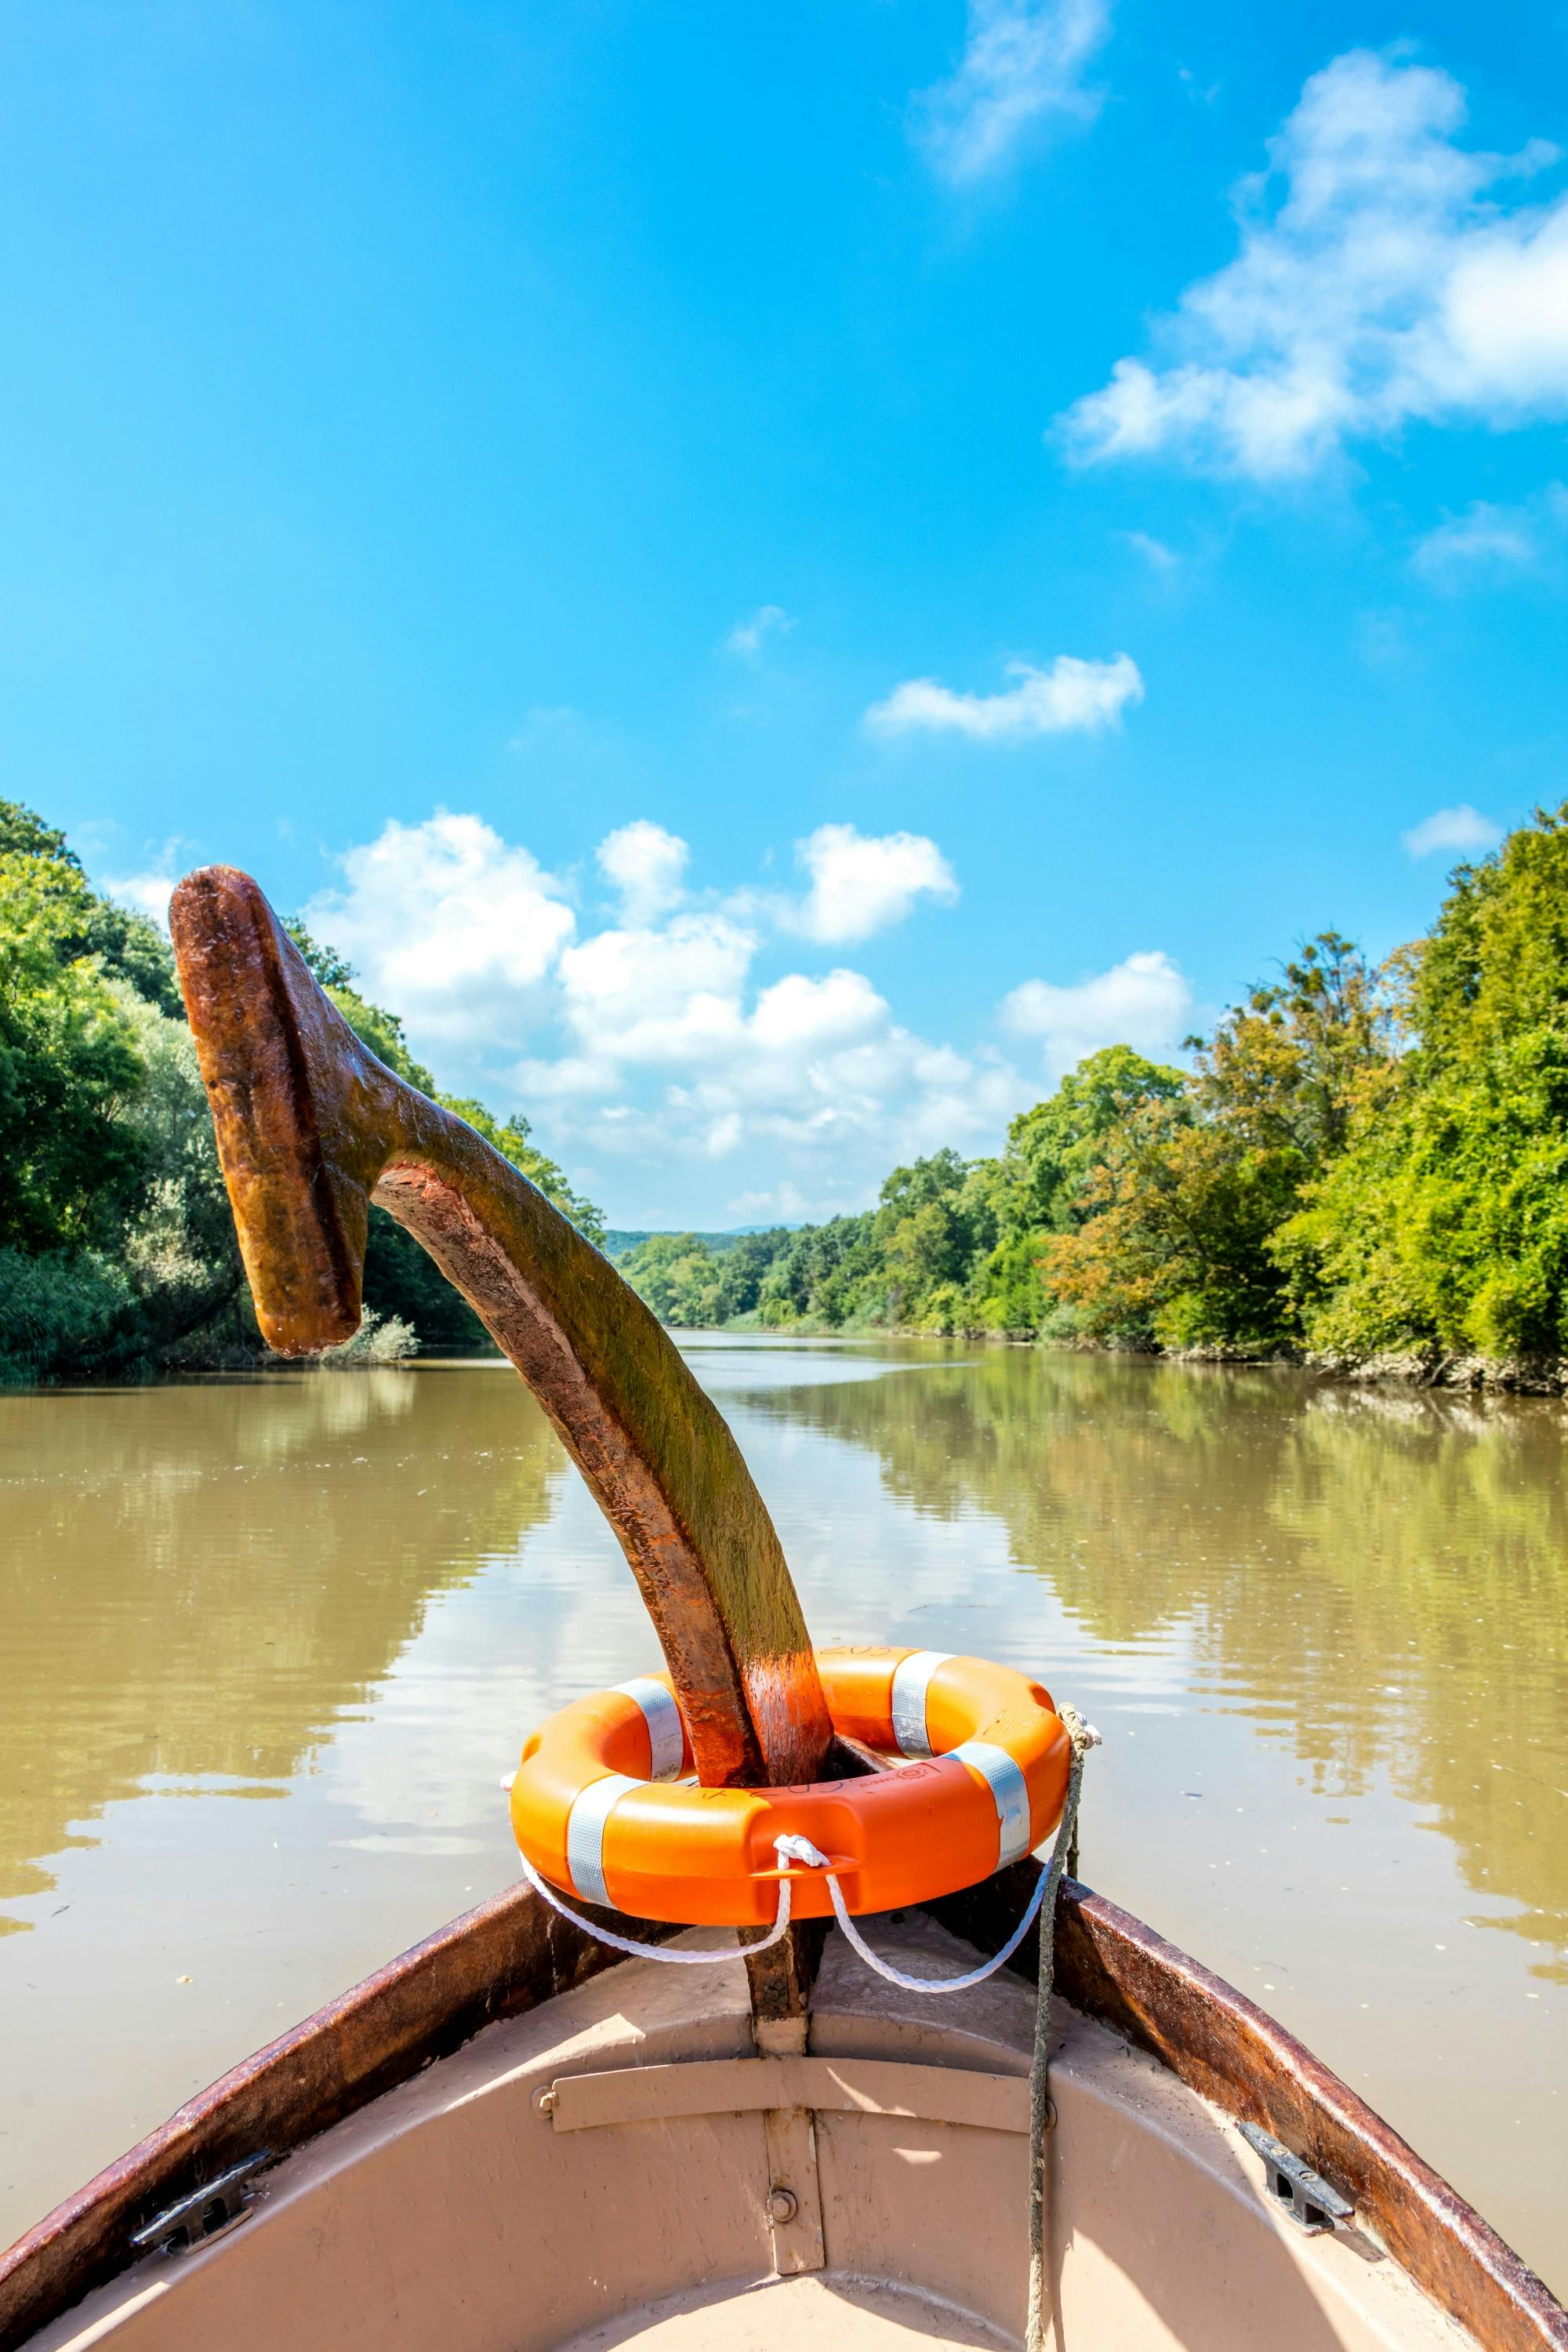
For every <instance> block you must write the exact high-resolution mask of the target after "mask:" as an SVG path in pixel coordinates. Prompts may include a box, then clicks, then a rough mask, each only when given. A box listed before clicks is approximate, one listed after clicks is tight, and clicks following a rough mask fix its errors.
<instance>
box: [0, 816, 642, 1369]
mask: <svg viewBox="0 0 1568 2352" xmlns="http://www.w3.org/2000/svg"><path fill="white" fill-rule="evenodd" d="M296 935H297V937H298V938H299V939H300V944H301V946H302V948H303V950H304V951H305V953H306V956H307V960H308V961H310V963H311V965H312V967H313V968H314V970H315V971H317V973H318V976H319V977H321V979H322V981H323V982H324V983H325V984H326V985H327V986H328V991H329V993H330V994H331V996H332V997H333V998H334V1000H335V1002H336V1003H337V1004H338V1005H339V1007H340V1009H341V1010H342V1013H343V1014H344V1016H345V1018H346V1019H347V1020H348V1021H349V1022H350V1024H351V1025H352V1026H353V1028H354V1029H355V1030H356V1032H357V1033H358V1034H360V1035H361V1036H362V1037H363V1039H364V1041H365V1043H366V1044H367V1045H369V1046H370V1047H371V1049H372V1051H373V1052H374V1053H376V1054H378V1055H380V1056H381V1058H382V1059H383V1060H384V1061H385V1062H386V1063H388V1064H389V1066H391V1067H392V1068H394V1069H395V1070H397V1071H398V1072H399V1073H400V1075H402V1076H405V1077H407V1078H409V1079H410V1080H411V1081H412V1083H413V1084H415V1085H416V1086H418V1087H421V1088H422V1089H423V1090H424V1091H425V1092H426V1093H427V1094H433V1095H436V1097H437V1100H438V1101H445V1102H446V1103H447V1107H448V1108H450V1109H453V1110H455V1111H456V1112H457V1113H458V1116H459V1117H460V1118H466V1119H467V1120H468V1122H469V1124H470V1125H471V1126H474V1127H476V1128H478V1129H479V1132H480V1133H481V1134H482V1135H483V1136H484V1137H485V1139H486V1140H487V1141H488V1142H489V1143H491V1144H493V1145H494V1146H495V1148H496V1150H498V1151H500V1152H501V1153H503V1154H504V1155H505V1157H506V1158H508V1159H509V1160H512V1161H513V1162H514V1164H515V1165H516V1166H517V1167H519V1168H521V1170H522V1171H523V1172H524V1173H525V1174H526V1175H528V1176H530V1177H531V1179H532V1180H533V1181H534V1182H535V1183H536V1184H538V1185H539V1186H540V1188H541V1190H542V1191H543V1192H546V1193H548V1194H549V1196H550V1197H551V1198H552V1200H553V1201H555V1202H557V1204H558V1205H559V1206H560V1207H561V1208H563V1210H564V1211H565V1213H567V1214H568V1215H569V1216H571V1217H573V1218H574V1220H575V1222H576V1223H578V1224H579V1225H580V1226H581V1227H582V1228H583V1230H584V1232H586V1233H587V1234H590V1236H591V1237H592V1238H595V1239H597V1238H598V1237H599V1235H600V1234H601V1233H602V1230H603V1227H602V1223H601V1221H600V1219H599V1216H598V1213H597V1211H596V1210H595V1209H594V1208H593V1206H592V1205H591V1203H589V1202H585V1201H583V1200H581V1199H580V1198H579V1197H578V1196H577V1195H576V1194H575V1193H574V1192H573V1191H572V1189H571V1187H570V1186H569V1185H568V1184H567V1182H566V1180H565V1178H564V1177H563V1175H562V1173H561V1171H560V1170H559V1169H558V1168H557V1167H556V1166H555V1164H554V1162H553V1161H552V1160H547V1159H546V1158H545V1157H544V1155H543V1154H542V1152H540V1151H537V1150H535V1149H534V1147H533V1145H532V1144H531V1142H530V1141H529V1138H528V1127H527V1123H526V1121H524V1120H521V1119H519V1118H512V1119H509V1120H508V1121H506V1122H505V1123H504V1124H501V1123H499V1122H498V1121H497V1120H495V1119H494V1118H492V1117H491V1115H490V1113H489V1111H488V1110H486V1109H485V1108H484V1106H483V1105H482V1104H480V1103H477V1102H471V1101H468V1100H467V1099H464V1098H457V1097H446V1096H441V1095H439V1094H437V1089H436V1087H435V1083H434V1080H433V1079H432V1078H431V1076H430V1075H429V1073H428V1072H427V1071H426V1070H423V1069H421V1068H420V1066H419V1065H418V1064H417V1063H416V1062H415V1061H414V1060H413V1059H412V1057H411V1055H409V1052H408V1048H407V1045H406V1042H405V1038H404V1034H403V1028H402V1024H401V1023H400V1022H399V1021H398V1020H397V1019H396V1018H395V1015H393V1014H391V1013H386V1012H384V1011H383V1010H382V1009H381V1008H380V1007H379V1006H377V1005H374V1004H370V1003H366V1002H365V1000H364V999H363V998H362V997H361V996H359V995H358V994H357V993H356V992H355V990H354V987H353V972H352V971H350V970H349V969H348V967H347V965H345V964H344V963H343V962H342V960H341V959H340V958H338V957H336V956H334V955H333V954H332V952H331V950H330V949H321V948H318V947H317V946H316V945H315V943H314V942H313V941H311V940H309V938H308V937H307V936H306V935H305V934H303V933H300V932H297V934H296ZM371 1224H372V1231H371V1239H370V1246H369V1250H368V1252H367V1255H366V1264H365V1286H364V1293H365V1304H366V1307H367V1310H368V1312H367V1316H366V1323H367V1327H368V1331H369V1334H370V1338H371V1345H372V1348H373V1350H374V1348H375V1347H376V1346H377V1345H379V1346H380V1347H381V1348H382V1349H383V1351H384V1352H385V1351H386V1349H387V1345H388V1342H389V1341H390V1344H391V1349H392V1351H396V1350H397V1349H408V1348H410V1347H412V1346H414V1345H416V1344H422V1345H424V1346H426V1347H430V1348H437V1349H453V1348H473V1347H477V1346H481V1345H486V1344H488V1342H487V1341H486V1339H485V1334H484V1331H483V1328H482V1327H481V1326H480V1325H479V1321H478V1319H477V1318H476V1317H475V1316H474V1315H473V1314H472V1313H471V1312H470V1310H469V1309H468V1307H466V1306H465V1305H464V1303H463V1301H462V1300H461V1299H460V1298H459V1297H458V1295H457V1293H456V1292H455V1291H454V1290H452V1289H451V1287H450V1286H449V1285H448V1284H447V1282H446V1281H445V1280H444V1279H443V1277H442V1276H439V1275H438V1274H437V1271H436V1269H435V1267H434V1266H433V1265H431V1263H430V1261H429V1259H428V1258H427V1257H426V1255H425V1254H424V1252H423V1251H422V1250H421V1249H420V1248H419V1247H418V1246H417V1244H416V1243H414V1242H412V1241H410V1240H409V1238H408V1236H407V1235H406V1234H405V1233H404V1232H403V1230H402V1228H401V1227H400V1226H398V1225H396V1224H395V1223H393V1221H392V1220H391V1218H389V1217H387V1216H386V1215H385V1214H384V1212H383V1211H381V1210H379V1209H373V1211H372V1213H371ZM264 1353H265V1350H264V1349H263V1348H262V1345H261V1341H260V1338H259V1335H258V1331H257V1328H256V1323H255V1318H254V1316H253V1315H252V1313H251V1311H250V1304H249V1298H248V1296H247V1292H246V1288H245V1282H244V1276H243V1273H242V1270H241V1266H240V1263H239V1253H238V1250H237V1246H236V1244H235V1238H234V1227H233V1223H232V1221H231V1219H230V1216H229V1210H228V1202H227V1197H226V1193H225V1191H224V1184H223V1179H222V1175H221V1173H220V1171H219V1169H218V1164H217V1153H216V1148H215V1145H214V1141H213V1131H212V1121H211V1119H210V1118H209V1117H208V1113H207V1105H206V1097H205V1092H204V1090H203V1087H202V1083H201V1076H200V1073H199V1071H198V1069H197V1066H196V1055H195V1043H194V1041H193V1039H192V1036H191V1034H190V1031H189V1029H188V1027H187V1026H186V1024H185V1019H184V1008H183V1006H182V1003H181V1001H180V992H179V986H178V982H177V981H176V978H175V974H174V959H173V956H172V955H171V953H170V950H169V947H168V943H167V941H166V940H164V938H163V934H162V933H161V932H160V931H159V930H158V929H157V928H156V926H155V925H153V923H151V922H149V921H148V920H147V919H146V918H145V917H144V916H142V915H136V914H132V913H130V912H128V911H127V910H126V909H125V908H121V907H118V906H116V905H115V904H114V903H113V902H112V901H111V900H109V899H106V898H101V897H100V896H99V895H98V893H96V892H95V891H93V890H92V889H91V888H90V887H89V885H88V882H87V878H86V877H85V875H84V874H83V872H82V869H81V865H80V861H79V859H78V857H77V856H75V854H74V852H73V851H72V850H71V849H70V847H69V845H68V843H67V841H66V838H65V835H63V834H61V833H59V832H58V831H56V830H55V828H53V827H52V826H49V825H47V824H44V823H43V821H42V819H41V818H39V817H37V815H35V814H34V813H33V812H32V810H30V809H27V808H25V807H23V806H22V805H21V804H20V803H16V802H13V801H0V1380H9V1381H28V1380H73V1379H95V1378H96V1379H101V1378H105V1377H128V1376H132V1375H141V1374H143V1373H145V1372H147V1371H149V1370H156V1369H158V1368H159V1367H161V1366H169V1365H186V1366H192V1365H208V1366H213V1365H217V1366H221V1365H225V1364H230V1365H235V1364H242V1363H246V1362H249V1361H254V1360H256V1359H257V1358H258V1357H259V1356H261V1355H263V1354H264Z"/></svg>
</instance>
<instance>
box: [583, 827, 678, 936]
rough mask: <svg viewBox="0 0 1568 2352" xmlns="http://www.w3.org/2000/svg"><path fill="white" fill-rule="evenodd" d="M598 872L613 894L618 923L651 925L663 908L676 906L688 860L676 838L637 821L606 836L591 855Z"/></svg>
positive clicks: (657, 828) (662, 829) (662, 911)
mask: <svg viewBox="0 0 1568 2352" xmlns="http://www.w3.org/2000/svg"><path fill="white" fill-rule="evenodd" d="M594 855H595V857H596V858H597V859H598V862H599V871H600V872H601V873H602V874H603V875H604V877H605V880H606V881H607V882H608V883H609V884H610V886H611V887H612V888H613V889H614V890H615V891H616V894H617V895H618V897H619V898H620V902H621V915H622V919H623V920H624V921H626V922H627V923H631V924H638V923H651V922H653V921H654V920H655V919H657V918H658V916H660V915H662V914H663V913H665V911H666V910H667V908H670V907H675V906H679V903H680V899H681V898H682V896H683V894H684V879H683V877H684V876H685V873H686V861H687V859H688V857H689V856H690V852H689V849H688V848H687V845H686V844H685V842H684V841H682V840H681V838H680V836H679V834H675V833H666V831H665V829H664V827H663V825H661V824H649V822H648V820H647V817H638V818H637V820H636V821H635V823H633V824H623V825H622V826H621V827H620V829H619V831H618V832H616V833H610V834H606V835H605V838H604V840H603V841H602V842H601V843H600V844H599V846H598V848H597V849H596V850H595V853H594Z"/></svg>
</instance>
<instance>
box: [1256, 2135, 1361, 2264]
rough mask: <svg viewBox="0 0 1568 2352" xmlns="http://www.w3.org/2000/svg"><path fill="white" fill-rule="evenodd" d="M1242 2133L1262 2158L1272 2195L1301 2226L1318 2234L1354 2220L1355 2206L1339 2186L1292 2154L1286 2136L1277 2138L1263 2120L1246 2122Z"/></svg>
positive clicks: (1340, 2227)
mask: <svg viewBox="0 0 1568 2352" xmlns="http://www.w3.org/2000/svg"><path fill="white" fill-rule="evenodd" d="M1241 2136H1242V2137H1243V2139H1245V2140H1246V2141H1247V2145H1248V2147H1254V2148H1256V2149H1257V2151H1258V2155H1259V2156H1260V2157H1261V2158H1263V2173H1264V2178H1265V2179H1266V2180H1267V2181H1268V2193H1269V2195H1270V2196H1271V2197H1277V2198H1278V2199H1279V2202H1280V2204H1281V2205H1283V2206H1284V2208H1285V2210H1286V2211H1287V2212H1288V2213H1289V2216H1290V2219H1291V2221H1294V2222H1295V2223H1296V2224H1297V2226H1298V2227H1299V2228H1300V2229H1302V2230H1306V2231H1310V2232H1311V2233H1312V2234H1313V2235H1314V2236H1316V2235H1317V2234H1318V2232H1319V2231H1323V2230H1336V2229H1342V2228H1343V2227H1344V2225H1345V2224H1346V2223H1347V2222H1349V2221H1354V2219H1355V2207H1354V2206H1353V2205H1351V2204H1348V2203H1347V2202H1346V2200H1344V2198H1342V2196H1341V2195H1340V2192H1339V2190H1338V2189H1331V2188H1330V2186H1329V2184H1328V2182H1327V2181H1326V2180H1325V2179H1323V2176H1322V2174H1321V2172H1314V2171H1313V2170H1312V2168H1311V2166H1310V2164H1307V2163H1305V2162H1304V2161H1303V2160H1302V2158H1300V2157H1299V2156H1292V2155H1291V2153H1290V2151H1289V2148H1288V2147H1286V2146H1285V2144H1284V2142H1283V2140H1278V2139H1276V2138H1275V2137H1274V2136H1273V2134H1272V2133H1271V2132H1266V2131H1265V2130H1264V2129H1263V2127H1262V2126H1261V2125H1260V2124H1247V2123H1244V2124H1243V2125H1242V2126H1241Z"/></svg>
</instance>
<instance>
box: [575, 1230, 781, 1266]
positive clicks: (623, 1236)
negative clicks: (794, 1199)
mask: <svg viewBox="0 0 1568 2352" xmlns="http://www.w3.org/2000/svg"><path fill="white" fill-rule="evenodd" d="M687 1230H688V1228H686V1227H684V1226H681V1225H651V1226H649V1227H648V1228H647V1231H646V1232H644V1233H637V1234H634V1233H628V1232H626V1230H625V1229H623V1228H622V1227H620V1226H616V1225H612V1226H611V1227H610V1228H609V1229H608V1231H607V1232H606V1233H605V1242H604V1249H605V1256H606V1257H607V1258H611V1259H620V1258H623V1257H625V1256H626V1253H627V1252H628V1251H629V1250H635V1249H636V1247H637V1244H638V1242H650V1241H652V1239H653V1237H654V1235H655V1234H678V1233H683V1232H685V1231H687ZM799 1231H800V1227H799V1226H798V1225H785V1224H776V1225H731V1228H730V1231H729V1232H728V1233H727V1234H699V1233H693V1234H692V1235H691V1238H692V1240H693V1241H694V1242H702V1243H704V1244H706V1246H707V1247H708V1248H709V1249H710V1251H711V1252H712V1253H713V1255H715V1256H720V1255H722V1253H723V1252H724V1251H725V1250H727V1249H733V1248H734V1246H735V1244H736V1243H737V1242H739V1241H744V1240H745V1238H746V1235H747V1234H796V1233H798V1232H799Z"/></svg>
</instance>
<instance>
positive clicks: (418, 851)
mask: <svg viewBox="0 0 1568 2352" xmlns="http://www.w3.org/2000/svg"><path fill="white" fill-rule="evenodd" d="M305 920H306V922H307V923H308V925H309V926H310V929H311V930H312V931H314V932H315V933H316V934H317V935H318V937H320V938H322V939H328V940H331V943H332V945H333V946H334V947H335V948H337V949H338V950H339V951H340V952H341V953H342V954H343V955H346V956H347V957H348V959H349V961H350V962H351V963H352V964H353V965H354V966H355V967H356V969H357V970H358V971H359V973H360V975H361V979H362V982H363V986H364V989H365V992H366V993H367V994H368V995H370V996H372V997H374V998H375V999H376V1000H377V1001H378V1002H379V1003H384V1004H389V1005H391V1006H392V1007H393V1008H394V1009H395V1011H397V1012H399V1013H402V1014H403V1015H404V1017H405V1020H406V1021H407V1022H408V1024H409V1028H410V1030H411V1032H412V1033H413V1034H416V1035H417V1036H418V1037H419V1038H420V1039H421V1041H422V1042H423V1043H424V1044H425V1045H426V1048H427V1050H428V1051H430V1052H432V1053H436V1052H437V1051H438V1050H439V1049H440V1048H441V1047H442V1046H444V1045H458V1046H459V1047H461V1046H466V1045H467V1043H468V1040H469V1039H470V1038H472V1037H473V1036H474V1035H475V1034H476V1033H481V1034H485V1035H487V1036H489V1037H490V1038H493V1039H495V1040H496V1041H497V1042H502V1041H505V1040H506V1039H508V1038H510V1039H512V1040H514V1041H515V1042H516V1043H517V1044H519V1045H521V1042H522V1038H523V1035H524V1034H525V1033H526V1029H527V1025H528V1023H529V1020H530V1018H531V1013H532V1011H533V1008H534V1006H535V1004H536V1003H537V1002H538V998H539V992H541V990H542V985H543V982H544V981H545V978H546V975H547V974H548V973H549V972H550V971H551V970H552V966H553V964H554V962H555V960H556V957H557V955H558V954H559V952H560V950H561V949H562V947H563V945H564V943H565V941H566V940H569V939H570V938H571V936H572V934H573V931H574V929H575V917H574V914H573V911H572V908H571V907H570V906H569V905H568V904H567V902H566V896H565V891H564V888H563V885H562V884H561V883H560V882H559V881H558V880H557V879H556V877H554V876H552V875H550V874H547V873H546V872H545V870H544V868H543V867H542V866H541V865H540V864H539V863H538V861H537V859H536V858H534V857H533V856H531V854H530V853H529V851H528V850H526V849H522V848H519V847H515V846H513V845H511V844H510V843H507V842H505V841H503V840H502V839H501V837H500V835H499V834H498V833H497V832H495V831H494V829H493V828H492V827H491V826H489V825H488V824H485V823H484V822H483V820H482V819H481V818H479V817H477V816H451V815H448V814H447V812H446V810H444V809H443V810H440V811H438V812H437V814H436V815H435V816H433V817H428V818H426V821H425V823H424V824H397V823H395V822H394V823H391V824H387V825H386V826H385V827H384V830H383V832H382V833H381V834H380V835H379V836H378V837H377V838H376V839H375V840H374V841H373V842H368V843H366V844H365V845H363V846H362V847H360V848H356V849H351V850H350V851H349V852H348V854H347V856H345V857H344V858H343V859H342V884H341V886H340V887H338V888H336V889H333V890H328V891H324V892H322V893H321V896H320V897H318V898H313V899H312V900H311V901H310V905H309V906H308V907H307V908H306V909H305Z"/></svg>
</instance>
